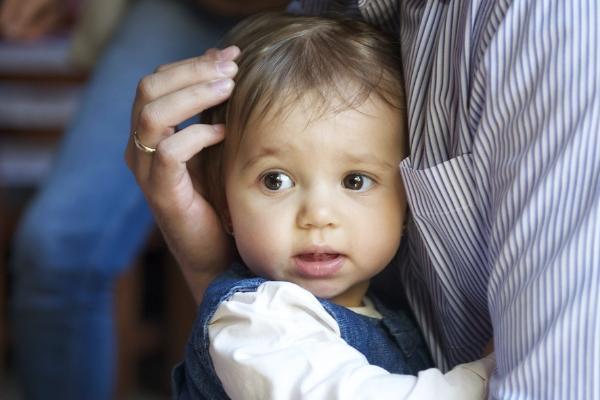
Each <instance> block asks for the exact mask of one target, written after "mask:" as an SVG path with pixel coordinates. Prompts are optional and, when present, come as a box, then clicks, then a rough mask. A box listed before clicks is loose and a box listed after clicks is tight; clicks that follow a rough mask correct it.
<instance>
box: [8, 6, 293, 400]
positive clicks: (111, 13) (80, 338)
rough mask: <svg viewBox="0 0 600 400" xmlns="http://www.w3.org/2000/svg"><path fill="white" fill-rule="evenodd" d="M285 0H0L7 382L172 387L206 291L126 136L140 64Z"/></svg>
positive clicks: (40, 390) (87, 392)
mask: <svg viewBox="0 0 600 400" xmlns="http://www.w3.org/2000/svg"><path fill="white" fill-rule="evenodd" d="M287 2H288V1H287V0H263V1H242V0H196V1H194V0H137V1H136V0H79V1H78V0H3V1H2V0H0V398H1V399H6V400H15V399H26V400H29V399H38V398H44V399H61V400H69V399H79V400H81V399H83V400H85V399H90V400H93V399H111V398H115V399H163V398H165V399H166V398H170V395H169V393H170V373H171V369H172V367H173V366H174V365H175V364H176V363H177V362H178V361H179V360H180V359H181V358H182V354H183V349H184V346H185V341H186V339H187V335H188V331H189V328H190V326H191V324H192V322H193V318H194V313H195V305H194V304H193V301H192V299H191V296H190V295H189V293H188V290H187V287H186V286H185V283H184V282H183V280H182V278H181V276H180V273H179V270H178V267H177V265H176V264H175V262H174V261H173V259H172V258H171V256H170V254H169V253H168V251H167V249H166V247H165V244H164V242H163V240H162V238H161V236H160V234H159V232H158V231H157V230H156V228H155V226H154V224H153V221H152V217H151V215H150V213H149V211H148V209H147V207H146V205H145V202H144V200H143V196H142V195H141V193H140V192H139V190H138V189H137V187H136V185H135V182H134V180H133V177H132V176H131V174H130V172H129V171H128V170H127V169H126V167H125V164H124V161H123V151H124V147H125V143H126V142H127V139H128V135H129V113H130V108H131V104H132V100H133V97H134V95H135V87H136V85H137V82H138V81H139V79H140V78H141V77H142V76H144V75H146V74H148V73H151V72H152V71H153V70H154V69H155V68H156V67H157V66H158V65H160V64H164V63H168V62H173V61H176V60H179V59H183V58H187V57H191V56H195V55H199V54H202V53H203V52H204V51H205V50H206V49H207V48H208V47H212V46H214V45H216V44H217V43H218V39H219V38H220V37H221V36H222V34H223V33H224V32H225V31H226V30H228V29H229V28H230V27H231V26H233V24H235V23H236V22H237V21H238V20H239V19H240V18H241V17H242V16H244V15H248V14H251V13H253V12H256V11H260V10H270V9H283V8H284V7H285V4H286V3H287Z"/></svg>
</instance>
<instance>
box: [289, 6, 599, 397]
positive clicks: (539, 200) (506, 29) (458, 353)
mask: <svg viewBox="0 0 600 400" xmlns="http://www.w3.org/2000/svg"><path fill="white" fill-rule="evenodd" d="M300 6H301V7H302V9H303V10H304V12H307V13H322V12H324V11H326V10H331V9H337V10H340V9H345V10H349V12H350V13H352V14H354V13H355V12H356V10H357V9H358V10H359V12H360V14H362V17H363V18H364V19H365V20H367V21H368V22H370V23H371V24H374V25H376V26H378V27H380V28H381V29H383V30H385V31H388V32H391V33H393V34H394V35H397V37H398V38H399V40H400V44H401V52H402V58H403V65H404V71H403V72H404V77H405V80H406V86H407V99H408V124H409V133H410V146H411V149H410V157H409V158H408V159H406V160H405V161H403V163H402V165H401V171H402V174H403V177H404V180H405V184H406V186H407V189H408V197H409V204H410V208H411V212H412V220H411V221H412V222H411V224H410V225H409V228H408V234H407V236H406V239H405V240H404V246H403V248H402V250H401V251H402V253H401V257H399V258H400V260H401V264H402V265H399V271H400V275H401V276H402V282H403V284H404V286H405V288H406V290H407V294H408V297H409V300H410V302H411V305H412V307H413V309H414V310H415V314H416V315H417V318H418V320H419V323H420V325H421V327H422V328H423V330H424V332H425V335H426V338H427V341H428V344H429V346H430V349H431V351H432V353H433V356H434V359H435V360H436V362H437V364H438V366H439V367H440V368H442V369H444V370H447V369H448V368H450V367H452V366H454V365H456V364H458V363H461V362H466V361H470V360H474V359H476V358H479V357H480V355H481V351H482V349H483V347H484V345H485V344H486V342H487V341H488V340H489V339H490V337H491V336H492V332H493V335H494V338H495V339H494V343H495V350H496V357H497V370H496V372H495V374H494V376H493V378H492V381H491V385H490V397H491V398H498V399H569V400H571V399H600V95H599V94H598V90H600V50H599V46H600V28H599V25H600V2H598V0H587V1H586V0H572V1H558V0H555V1H551V0H545V1H544V0H538V1H533V0H532V1H525V0H521V1H502V0H487V1H486V0H471V1H467V0H465V1H462V0H460V1H459V0H444V1H442V0H354V1H348V0H346V1H341V0H338V1H333V0H332V1H323V0H322V1H310V0H306V1H300Z"/></svg>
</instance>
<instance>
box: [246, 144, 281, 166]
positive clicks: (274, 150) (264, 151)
mask: <svg viewBox="0 0 600 400" xmlns="http://www.w3.org/2000/svg"><path fill="white" fill-rule="evenodd" d="M287 147H288V146H287V145H284V146H277V147H273V146H263V147H261V148H260V150H259V151H258V153H256V154H255V155H253V156H252V157H250V158H249V159H248V160H247V161H246V162H245V163H244V165H243V166H242V168H243V169H246V168H249V167H251V166H252V165H254V164H256V163H257V162H258V160H260V159H263V158H265V157H276V156H278V155H279V154H281V153H285V152H286V149H287Z"/></svg>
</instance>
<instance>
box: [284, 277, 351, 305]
mask: <svg viewBox="0 0 600 400" xmlns="http://www.w3.org/2000/svg"><path fill="white" fill-rule="evenodd" d="M292 282H293V283H295V284H297V285H298V286H301V287H302V288H303V289H305V290H307V291H309V292H311V293H312V294H313V295H314V296H316V297H319V298H321V299H326V300H330V301H332V302H334V303H336V298H338V297H340V296H343V294H344V293H345V288H343V287H340V285H339V283H338V284H336V283H335V281H333V280H311V281H305V280H295V281H292Z"/></svg>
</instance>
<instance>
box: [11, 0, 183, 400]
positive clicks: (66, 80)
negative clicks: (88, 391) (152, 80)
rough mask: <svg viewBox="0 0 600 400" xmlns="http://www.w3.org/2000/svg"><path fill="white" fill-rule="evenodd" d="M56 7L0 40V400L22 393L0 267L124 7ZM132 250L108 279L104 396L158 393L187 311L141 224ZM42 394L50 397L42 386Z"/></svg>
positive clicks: (154, 236)
mask: <svg viewBox="0 0 600 400" xmlns="http://www.w3.org/2000/svg"><path fill="white" fill-rule="evenodd" d="M25 3H26V2H25V1H24V2H21V5H22V6H25ZM64 6H65V7H68V8H70V9H69V10H68V12H66V13H65V14H64V15H63V16H61V17H60V21H57V24H56V26H54V27H53V28H52V29H48V31H44V29H41V30H40V32H39V34H38V33H37V32H33V33H32V34H31V35H30V36H28V35H29V32H23V33H22V34H20V35H19V34H15V35H13V37H11V36H10V35H8V34H7V33H6V32H3V33H4V34H3V37H2V39H1V41H0V210H1V211H0V229H1V230H0V251H1V253H0V398H2V399H5V400H13V399H24V398H25V395H24V389H23V387H22V385H23V383H22V382H21V383H19V382H18V380H17V377H16V374H15V368H14V366H15V354H14V346H13V344H14V341H15V337H14V332H13V331H12V330H11V329H10V327H11V319H13V318H19V316H18V315H15V314H14V312H13V309H12V307H11V295H12V293H13V289H14V282H13V281H14V271H13V270H12V268H9V267H8V266H9V262H10V261H9V260H11V259H12V255H13V254H12V253H13V252H14V251H13V246H14V243H13V241H14V235H15V232H16V231H17V229H18V226H19V222H20V220H21V217H22V215H23V214H24V212H25V211H26V209H27V207H28V205H29V204H30V203H31V202H32V200H33V199H34V198H35V195H36V192H37V191H38V189H39V188H40V187H42V186H43V185H44V184H45V182H46V180H47V178H48V176H49V174H50V173H51V171H52V168H53V165H54V161H55V158H56V156H57V153H58V152H59V148H60V143H61V138H62V136H63V134H64V132H65V130H66V129H68V127H69V126H70V124H71V121H72V119H73V118H74V115H75V114H76V113H77V112H79V107H80V103H81V101H82V98H83V96H84V93H85V91H86V85H88V84H89V81H90V79H91V76H92V74H93V71H94V67H95V64H96V62H97V60H98V58H99V57H101V55H102V51H103V50H104V48H105V46H106V44H107V42H108V41H109V40H110V39H111V36H112V34H113V33H114V31H115V29H117V27H118V24H119V22H120V21H121V20H122V18H123V15H124V13H126V12H127V8H128V6H129V4H127V2H126V1H125V0H116V1H115V0H108V1H106V0H99V1H87V2H79V4H75V3H72V2H71V3H69V2H64ZM38 24H39V22H35V23H34V26H32V28H33V29H32V30H35V29H36V28H38V27H39V25H38ZM36 25H38V26H36ZM154 67H155V66H154ZM152 68H153V66H151V65H149V66H148V69H149V70H150V71H151V70H152ZM142 72H144V73H146V71H140V74H141V73H142ZM131 94H132V95H133V93H131ZM124 113H125V114H127V115H128V113H129V110H126V111H124ZM120 134H121V135H125V136H127V131H123V132H120ZM98 150H100V149H98ZM121 151H122V150H121ZM106 179H107V180H109V179H110V177H108V176H107V177H106ZM99 184H101V183H100V182H99ZM65 195H66V193H65ZM30 250H31V251H32V252H35V251H36V249H35V247H32V248H31V249H30ZM135 253H136V254H135V255H134V257H133V258H132V259H131V260H130V262H129V263H128V265H127V266H125V267H124V268H123V271H122V272H121V273H120V274H119V276H118V277H117V278H116V282H115V284H114V293H115V300H114V303H113V310H114V311H113V312H114V314H113V315H114V318H115V321H116V324H115V325H114V331H115V336H116V359H115V368H114V374H115V380H114V383H115V386H116V387H115V388H114V398H127V399H129V398H131V399H162V398H165V399H166V398H169V377H170V368H171V366H172V365H174V364H175V363H176V362H177V360H179V359H180V358H181V355H182V348H183V346H184V343H185V340H186V336H187V330H188V328H189V325H190V324H191V319H192V318H193V313H194V309H195V308H194V305H193V303H192V300H191V298H190V296H189V294H188V292H187V290H186V287H185V284H184V283H183V282H182V281H181V278H180V276H179V272H178V270H177V266H176V265H175V264H174V262H173V261H172V259H171V258H170V256H169V254H168V252H167V251H166V249H165V246H164V244H163V242H162V239H161V237H160V235H159V234H158V232H156V231H154V229H153V228H150V232H149V233H148V234H147V235H146V237H145V240H144V244H143V246H142V247H140V248H139V249H138V250H137V251H136V252H135ZM32 361H33V360H32ZM56 361H57V362H60V357H59V358H58V359H57V360H56ZM55 368H60V364H59V365H57V366H56V367H55ZM73 379H76V378H75V377H73ZM92 397H93V396H90V398H92ZM46 398H55V396H53V394H52V393H51V392H49V393H48V395H47V397H46ZM56 398H58V396H56ZM83 398H85V397H83Z"/></svg>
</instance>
